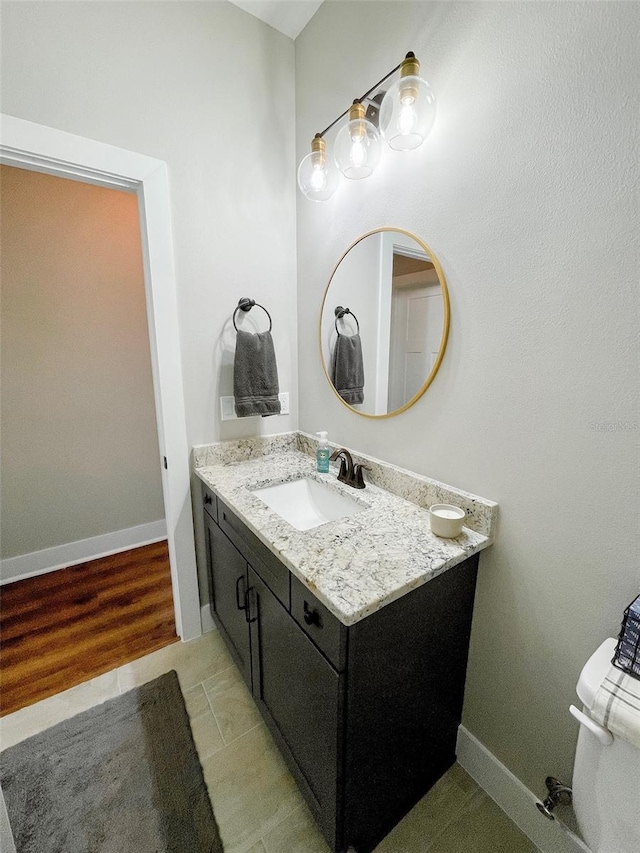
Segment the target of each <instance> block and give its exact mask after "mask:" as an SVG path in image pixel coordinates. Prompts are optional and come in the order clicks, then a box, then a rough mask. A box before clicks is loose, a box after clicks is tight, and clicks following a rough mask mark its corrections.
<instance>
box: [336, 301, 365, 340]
mask: <svg viewBox="0 0 640 853" xmlns="http://www.w3.org/2000/svg"><path fill="white" fill-rule="evenodd" d="M333 313H334V314H335V315H336V320H335V327H336V332H337V333H338V334H340V330H339V329H338V320H342V318H343V317H344V315H345V314H351V316H352V317H353V319H354V320H355V321H356V329H357V332H356V334H357V335H359V334H360V323H358V318H357V317H356V315H355V314H354V313H353V311H349V309H348V308H343V307H342V305H338V307H337V308H336V310H335V311H334V312H333Z"/></svg>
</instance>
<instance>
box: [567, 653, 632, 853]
mask: <svg viewBox="0 0 640 853" xmlns="http://www.w3.org/2000/svg"><path fill="white" fill-rule="evenodd" d="M615 646H616V641H615V640H614V639H612V638H609V639H608V640H605V641H604V643H602V645H601V646H600V647H599V648H598V649H596V651H595V652H594V653H593V654H592V655H591V657H590V658H589V660H588V661H587V663H586V664H585V665H584V668H583V670H582V673H581V674H580V679H579V680H578V686H577V689H576V692H577V694H578V696H579V698H580V700H581V701H582V704H583V710H584V712H585V713H586V714H587V715H588V714H589V708H590V707H591V706H592V705H593V700H594V697H595V694H596V692H597V690H598V688H599V686H600V684H601V683H602V680H603V679H604V677H605V675H606V674H607V672H608V670H609V667H610V666H611V659H612V657H613V653H614V650H615ZM573 805H574V809H575V813H576V817H577V819H578V825H579V827H580V831H581V833H582V836H583V838H584V840H585V841H586V843H587V844H588V846H589V848H590V849H591V851H592V853H638V851H640V750H639V749H636V748H635V747H634V746H633V745H632V744H630V743H629V742H628V741H626V740H623V739H622V738H620V737H617V736H614V738H613V742H612V743H611V744H609V745H605V744H603V743H602V742H601V741H600V740H599V739H598V738H596V737H595V735H594V734H592V733H591V732H590V731H589V730H588V729H587V728H586V727H585V726H583V725H581V726H580V732H579V735H578V746H577V748H576V759H575V764H574V768H573Z"/></svg>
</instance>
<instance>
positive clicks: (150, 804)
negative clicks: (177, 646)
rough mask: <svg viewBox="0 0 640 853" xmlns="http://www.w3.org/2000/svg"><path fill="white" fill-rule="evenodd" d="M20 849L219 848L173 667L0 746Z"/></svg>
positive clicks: (67, 852)
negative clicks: (91, 706) (63, 719)
mask: <svg viewBox="0 0 640 853" xmlns="http://www.w3.org/2000/svg"><path fill="white" fill-rule="evenodd" d="M0 776H1V782H2V789H3V791H4V795H5V799H6V802H7V810H8V812H9V820H10V822H11V828H12V830H13V835H14V838H15V842H16V848H17V851H18V853H222V849H223V848H222V842H221V841H220V836H219V834H218V828H217V826H216V822H215V819H214V817H213V811H212V809H211V803H210V802H209V797H208V795H207V789H206V786H205V782H204V778H203V775H202V768H201V766H200V762H199V760H198V754H197V752H196V748H195V745H194V743H193V737H192V735H191V728H190V726H189V718H188V716H187V712H186V709H185V707H184V701H183V699H182V693H181V692H180V685H179V684H178V677H177V675H176V673H175V672H170V673H168V674H167V675H163V676H161V677H160V678H157V679H156V680H155V681H151V682H149V684H145V685H144V686H142V687H138V688H136V689H135V690H130V691H129V692H128V693H125V694H124V695H122V696H118V697H116V698H115V699H110V700H109V701H108V702H105V703H104V704H102V705H98V706H97V707H95V708H91V709H89V710H88V711H84V712H83V713H81V714H78V715H77V716H76V717H73V718H72V719H70V720H66V721H65V722H63V723H59V724H58V725H57V726H53V727H52V728H50V729H47V730H46V731H44V732H41V733H40V734H37V735H34V736H33V737H31V738H29V739H28V740H25V741H23V742H22V743H19V744H16V745H15V746H12V747H10V748H9V749H7V750H5V751H4V752H3V753H2V754H1V755H0Z"/></svg>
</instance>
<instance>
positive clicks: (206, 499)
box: [204, 495, 213, 504]
mask: <svg viewBox="0 0 640 853" xmlns="http://www.w3.org/2000/svg"><path fill="white" fill-rule="evenodd" d="M204 502H205V503H206V504H210V503H213V498H212V497H211V495H205V496H204Z"/></svg>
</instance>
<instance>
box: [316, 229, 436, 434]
mask: <svg viewBox="0 0 640 853" xmlns="http://www.w3.org/2000/svg"><path fill="white" fill-rule="evenodd" d="M385 231H394V232H396V233H399V234H404V235H405V237H410V238H411V239H412V240H415V242H416V243H417V244H418V245H419V246H420V247H421V248H422V249H423V250H424V251H425V252H426V254H427V256H428V257H429V260H430V261H431V262H432V263H433V266H434V268H435V271H436V275H437V276H438V281H439V282H440V287H441V288H442V297H443V304H444V321H443V324H442V337H441V338H440V348H439V350H438V355H437V357H436V360H435V362H434V363H433V367H432V368H431V371H430V372H429V375H428V376H427V378H426V379H425V381H424V384H423V385H422V387H421V388H420V389H419V390H418V391H417V392H416V393H415V394H414V395H413V397H411V399H410V400H407V402H406V403H405V404H404V405H403V406H401V407H400V408H399V409H394V410H393V411H392V412H387V413H386V414H384V415H372V414H369V413H368V412H360V411H358V409H355V408H354V407H353V406H350V405H349V404H348V403H346V402H345V401H344V400H343V399H342V397H341V396H340V394H338V392H337V391H336V389H335V386H334V384H333V382H332V381H331V377H330V375H329V371H328V370H327V365H326V363H325V359H324V355H323V352H322V316H323V314H324V307H325V302H326V301H327V295H328V293H329V288H330V287H331V282H332V281H333V277H334V276H335V274H336V272H337V271H338V267H339V266H340V264H341V263H342V261H343V260H344V259H345V258H346V256H347V255H348V254H349V252H350V251H351V250H352V249H353V248H354V247H355V246H357V245H358V244H359V243H361V242H362V241H363V240H366V238H367V237H371V236H373V235H374V234H381V233H383V232H385ZM450 316H451V306H450V304H449V290H448V288H447V281H446V279H445V277H444V272H443V270H442V266H441V265H440V261H439V260H438V258H437V257H436V255H435V254H434V252H433V251H432V250H431V249H430V248H429V246H428V245H427V243H425V241H424V240H421V239H420V238H419V237H416V235H415V234H413V233H412V232H411V231H407V230H406V229H405V228H395V227H393V226H391V225H384V226H383V227H382V228H373V229H372V230H371V231H367V232H366V234H362V235H361V236H360V237H358V239H357V240H354V241H353V243H352V244H351V245H350V246H349V247H348V248H347V249H346V251H344V252H343V253H342V255H341V256H340V258H339V260H338V262H337V264H336V265H335V266H334V268H333V270H332V272H331V275H330V276H329V282H328V284H327V286H326V287H325V289H324V294H323V297H322V303H321V305H320V320H319V322H318V346H319V350H320V361H321V363H322V369H323V370H324V375H325V376H326V377H327V382H328V383H329V386H330V388H331V390H332V391H333V393H334V394H335V395H336V397H337V398H338V400H340V402H341V403H342V405H343V406H345V408H347V409H349V411H350V412H353V413H354V414H356V415H359V416H360V417H361V418H371V419H373V420H382V419H383V418H392V417H394V416H395V415H399V414H401V413H402V412H405V411H406V410H407V409H409V408H411V406H413V404H414V403H415V402H416V401H417V400H419V399H420V397H422V395H423V394H424V392H425V391H426V390H427V388H428V387H429V386H430V385H431V383H432V382H433V380H434V379H435V376H436V373H437V372H438V370H439V368H440V365H441V364H442V359H443V358H444V353H445V350H446V348H447V341H448V339H449V324H450Z"/></svg>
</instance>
